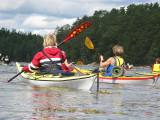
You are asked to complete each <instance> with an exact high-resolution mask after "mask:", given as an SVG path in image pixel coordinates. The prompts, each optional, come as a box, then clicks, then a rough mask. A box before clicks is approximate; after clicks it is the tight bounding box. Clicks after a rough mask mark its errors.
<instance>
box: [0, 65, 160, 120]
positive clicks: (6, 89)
mask: <svg viewBox="0 0 160 120" xmlns="http://www.w3.org/2000/svg"><path fill="white" fill-rule="evenodd" d="M0 67H1V68H0V75H1V76H0V87H1V91H0V97H1V99H0V112H1V114H0V118H1V119H5V120H7V119H8V120H9V119H11V120H26V119H34V120H35V119H37V120H53V119H60V120H66V119H68V120H73V119H74V120H82V119H83V120H85V119H86V120H88V119H90V120H99V119H102V120H106V119H110V120H115V119H119V120H129V119H131V120H137V119H145V120H150V119H152V120H157V119H159V117H160V116H159V111H160V85H159V83H158V84H157V86H156V87H155V88H154V87H152V86H138V85H136V86H135V85H123V84H107V83H100V86H99V87H100V91H99V92H98V93H97V92H96V91H97V90H96V89H97V86H96V85H97V84H96V83H95V84H94V86H93V88H92V89H91V91H80V90H70V89H62V88H55V87H48V88H46V87H45V88H44V87H36V86H29V85H26V84H24V83H21V82H19V81H18V79H14V80H13V81H11V82H10V83H4V81H6V80H8V79H9V78H11V77H12V76H14V75H15V74H16V73H15V71H16V67H15V64H14V63H13V66H10V67H7V66H0ZM146 71H148V69H147V70H146ZM134 72H135V71H134ZM134 72H133V71H130V74H133V75H134ZM138 72H139V71H138ZM141 72H145V70H143V71H142V70H141Z"/></svg>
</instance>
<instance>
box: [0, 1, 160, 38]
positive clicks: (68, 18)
mask: <svg viewBox="0 0 160 120" xmlns="http://www.w3.org/2000/svg"><path fill="white" fill-rule="evenodd" d="M155 2H159V4H160V0H0V29H1V28H2V27H4V28H7V29H9V30H11V29H12V28H14V29H16V30H17V31H23V32H26V33H28V32H32V33H33V34H40V35H44V34H46V33H50V32H54V30H55V28H56V26H59V27H61V26H63V25H65V24H70V25H72V23H73V22H74V21H76V19H77V18H81V17H83V16H84V15H88V16H92V15H93V13H94V11H95V10H108V11H110V10H111V9H113V8H117V9H119V8H120V7H124V6H128V5H130V4H132V3H134V4H142V3H144V4H145V3H149V4H150V3H155Z"/></svg>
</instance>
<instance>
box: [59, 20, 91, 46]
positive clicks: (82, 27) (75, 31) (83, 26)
mask: <svg viewBox="0 0 160 120" xmlns="http://www.w3.org/2000/svg"><path fill="white" fill-rule="evenodd" d="M90 25H91V22H85V23H82V24H81V25H79V26H78V27H76V28H75V29H73V30H72V31H71V32H70V33H69V34H68V35H67V37H66V38H65V40H63V41H62V42H61V43H59V44H58V46H57V47H59V46H60V45H62V43H65V42H66V41H68V40H70V39H72V38H74V37H75V36H77V35H78V34H80V33H81V32H83V31H84V30H86V29H87V28H88V27H89V26H90Z"/></svg>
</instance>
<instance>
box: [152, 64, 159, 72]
mask: <svg viewBox="0 0 160 120" xmlns="http://www.w3.org/2000/svg"><path fill="white" fill-rule="evenodd" d="M152 71H153V72H160V64H154V65H153V70H152Z"/></svg>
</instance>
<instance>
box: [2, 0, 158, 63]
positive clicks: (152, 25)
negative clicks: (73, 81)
mask: <svg viewBox="0 0 160 120" xmlns="http://www.w3.org/2000/svg"><path fill="white" fill-rule="evenodd" d="M159 13H160V6H159V4H158V3H157V2H156V3H150V4H149V3H146V4H139V5H135V4H131V5H129V6H127V7H121V8H120V9H115V8H113V9H112V10H111V11H107V10H99V11H95V12H94V14H93V15H92V16H87V15H84V16H83V17H82V18H77V20H76V21H75V22H74V23H73V24H72V25H68V24H66V25H64V26H62V27H57V28H56V31H55V32H54V33H55V34H56V36H57V41H58V42H59V43H60V42H61V41H63V40H64V39H65V37H66V36H67V35H68V34H69V32H70V31H71V30H73V29H74V28H75V27H77V26H78V25H80V24H82V23H84V22H86V21H90V22H92V24H91V26H90V27H89V28H88V29H86V30H85V31H84V32H82V33H81V34H79V35H78V36H76V37H74V38H73V39H71V40H69V41H67V42H66V43H64V44H63V45H61V46H60V49H61V50H64V51H65V53H66V54H67V59H68V61H70V62H71V61H75V62H77V61H82V62H83V63H85V64H88V63H91V62H99V57H98V56H97V54H96V53H95V52H94V51H93V50H90V49H88V48H87V47H86V46H85V44H84V42H85V38H86V37H89V38H90V39H91V41H92V42H93V44H94V48H95V49H96V50H97V51H98V52H99V53H100V54H101V55H103V56H104V58H105V59H107V58H109V57H110V56H113V52H112V47H113V46H114V45H121V46H123V48H124V56H123V57H124V59H125V62H126V63H127V62H129V63H130V64H134V65H152V64H153V63H154V62H155V59H156V58H157V57H160V55H159V53H160V48H159V46H160V42H159V38H160V29H159V28H160V14H159ZM42 43H43V37H42V36H38V35H35V34H31V33H28V34H26V33H16V30H14V29H13V30H12V31H9V30H7V29H4V28H2V29H1V30H0V52H1V53H2V54H3V53H4V54H8V55H10V56H11V58H12V60H14V61H31V60H32V58H33V56H34V55H35V53H37V52H38V51H40V50H42V49H43V47H42Z"/></svg>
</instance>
